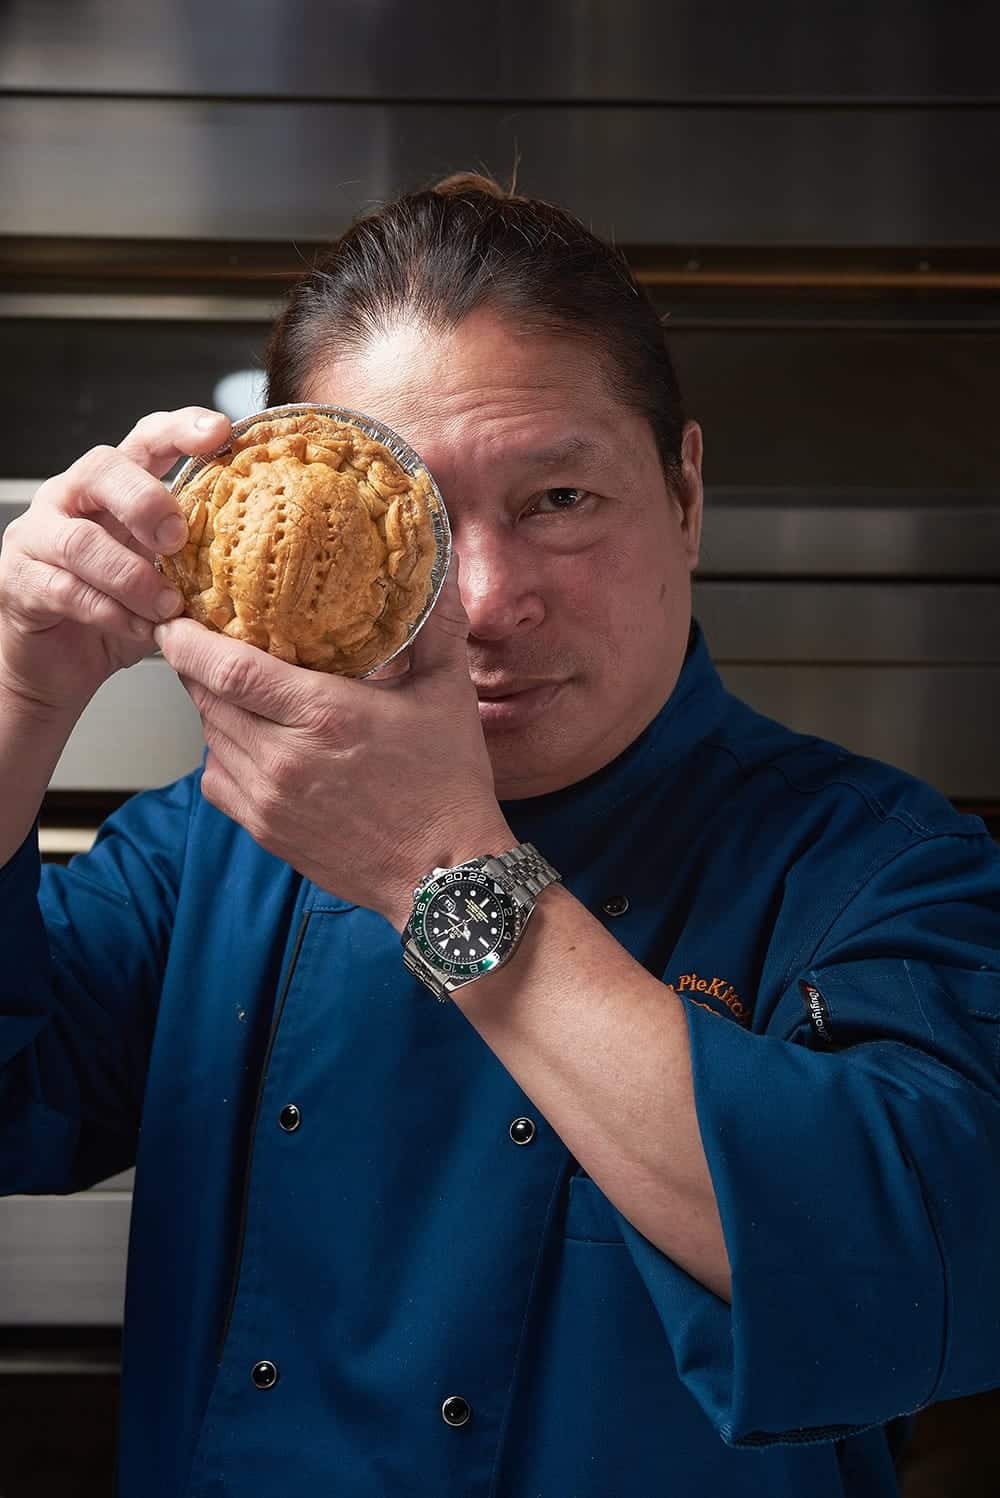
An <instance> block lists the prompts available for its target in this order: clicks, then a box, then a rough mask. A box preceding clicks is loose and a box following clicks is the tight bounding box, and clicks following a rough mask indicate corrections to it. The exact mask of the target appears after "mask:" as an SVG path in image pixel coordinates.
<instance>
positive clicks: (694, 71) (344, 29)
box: [0, 0, 996, 101]
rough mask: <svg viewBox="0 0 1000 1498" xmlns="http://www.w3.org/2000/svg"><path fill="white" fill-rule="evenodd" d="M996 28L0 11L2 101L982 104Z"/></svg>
mask: <svg viewBox="0 0 1000 1498" xmlns="http://www.w3.org/2000/svg"><path fill="white" fill-rule="evenodd" d="M995 44H996V36H995V17H994V11H993V8H992V7H991V6H981V7H969V6H966V7H964V8H962V9H961V10H960V11H958V12H957V13H955V14H952V13H950V12H948V11H947V10H946V8H945V7H944V6H942V5H940V4H939V5H933V4H930V5H928V4H926V3H924V4H920V3H915V4H914V3H910V4H904V3H902V0H881V3H880V4H879V5H878V6H872V5H867V4H865V3H863V0H851V3H847V4H844V3H841V4H838V5H836V6H819V7H815V6H814V7H809V6H802V5H800V4H796V3H795V0H780V3H776V4H775V3H772V4H769V5H767V6H751V7H746V6H742V7H741V6H739V5H736V4H723V5H720V4H718V3H710V4H694V3H691V0H686V3H681V0H617V3H614V4H612V3H611V0H541V3H539V0H506V3H505V4H503V5H484V6H479V7H477V8H476V10H475V12H474V15H470V11H469V7H468V4H467V3H466V0H436V3H435V4H434V5H433V7H431V6H428V5H414V4H412V0H366V3H365V4H362V5H358V4H357V3H351V0H270V3H263V0H257V3H256V4H255V5H254V6H253V7H252V10H250V11H248V9H247V7H246V5H245V4H241V3H240V0H216V3H215V4H213V5H211V6H206V5H203V4H201V3H200V0H144V3H143V4H142V5H141V6H138V5H135V4H134V3H130V0H45V3H44V4H39V3H38V0H8V3H7V5H6V6H5V7H4V10H3V12H2V13H0V86H3V87H6V88H22V89H46V90H66V89H69V90H82V91H84V92H90V91H95V92H124V93H149V92H154V93H179V94H191V93H208V94H215V95H217V94H247V95H289V96H295V95H301V94H311V95H315V96H317V97H320V98H330V97H343V98H372V97H377V98H386V97H391V98H434V99H560V98H568V99H581V98H588V99H649V100H660V101H666V100H671V99H681V100H687V99H702V98H712V99H715V98H741V97H744V98H745V97H747V96H751V97H758V98H763V97H797V98H808V97H820V98H838V97H846V96H853V97H862V98H872V97H884V98H917V97H921V98H961V97H966V98H967V97H969V96H976V95H979V96H982V97H985V98H990V97H993V96H994V94H995V89H996V76H995V55H996V45H995Z"/></svg>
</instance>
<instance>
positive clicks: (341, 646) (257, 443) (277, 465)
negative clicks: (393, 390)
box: [157, 411, 439, 676]
mask: <svg viewBox="0 0 1000 1498" xmlns="http://www.w3.org/2000/svg"><path fill="white" fill-rule="evenodd" d="M175 498H176V500H177V503H178V504H179V505H180V507H181V510H182V511H183V513H184V517H185V519H186V520H187V523H188V541H187V544H186V545H185V547H184V549H183V550H182V551H180V552H178V553H177V554H176V555H174V556H172V557H160V558H158V559H157V560H158V565H159V566H160V568H161V570H162V572H163V573H164V575H165V576H166V577H167V578H168V579H169V580H170V581H171V582H172V583H174V584H175V586H176V587H178V588H179V589H180V591H181V593H182V594H183V596H184V600H185V608H184V612H185V614H187V615H188V616H189V617H190V618H192V619H197V620H198V621H199V623H201V624H206V625H208V627H209V628H210V629H215V630H219V631H221V632H222V633H223V634H226V635H229V636H231V637H232V638H233V639H236V640H246V641H247V642H249V644H251V645H257V646H259V647H260V649H262V650H266V651H268V652H269V654H271V655H276V656H278V657H280V659H281V660H284V661H290V662H292V663H293V664H294V665H299V666H309V667H312V668H313V669H314V670H317V671H334V672H338V673H340V674H342V675H345V676H360V675H363V674H364V673H366V672H368V671H371V670H373V669H374V668H375V667H376V666H377V665H379V664H380V663H381V662H383V661H385V660H387V659H388V658H389V657H390V656H391V655H393V654H394V653H395V651H396V650H398V649H399V648H400V647H401V646H402V645H404V644H405V643H406V642H407V640H408V639H409V637H410V635H411V633H412V632H413V629H414V627H415V625H416V624H417V622H418V621H419V620H420V619H421V616H422V615H423V613H424V611H425V609H426V607H427V605H428V603H429V601H430V598H431V594H432V591H433V586H434V579H433V573H434V563H435V560H436V558H437V547H438V543H437V534H436V530H435V523H434V517H435V512H436V511H438V505H439V501H438V498H437V494H436V491H435V489H434V486H433V484H432V482H431V479H430V477H429V475H428V474H427V472H426V470H424V469H418V470H417V471H416V472H415V473H412V474H411V473H407V472H406V470H405V469H404V468H403V467H402V466H401V465H400V463H399V462H398V461H397V460H396V458H395V457H394V456H393V455H392V453H391V452H389V450H388V449H387V448H386V447H385V446H383V445H382V443H380V442H376V441H374V440H373V439H372V438H371V437H369V436H368V435H367V433H366V432H364V431H362V430H361V428H360V427H357V426H353V425H351V424H350V423H349V422H347V421H342V420H338V419H335V418H334V417H332V416H327V415H324V414H323V413H321V412H316V411H305V412H297V413H294V414H288V415H282V414H277V415H275V416H273V417H272V416H270V415H269V414H268V413H264V415H263V417H262V418H261V419H260V420H258V421H255V422H253V423H252V424H251V425H249V426H247V427H245V428H244V429H243V430H240V431H239V434H238V435H234V437H233V439H232V442H231V444H230V445H229V446H228V447H227V449H226V450H225V452H223V453H222V454H220V455H218V456H216V457H214V458H211V459H210V460H209V461H208V463H207V464H206V465H205V466H202V467H200V468H198V469H197V471H196V472H194V473H193V475H192V476H191V478H190V479H189V480H188V482H187V483H184V484H183V485H182V487H181V488H180V489H179V490H178V491H176V492H175Z"/></svg>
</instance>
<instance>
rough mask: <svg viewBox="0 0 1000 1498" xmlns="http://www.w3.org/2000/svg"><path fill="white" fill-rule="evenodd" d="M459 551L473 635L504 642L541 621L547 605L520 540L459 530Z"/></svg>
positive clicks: (461, 584) (461, 583)
mask: <svg viewBox="0 0 1000 1498" xmlns="http://www.w3.org/2000/svg"><path fill="white" fill-rule="evenodd" d="M455 550H456V552H457V553H458V559H459V567H458V586H459V591H460V593H461V595H462V603H463V605H464V606H465V612H466V613H467V614H468V616H469V625H470V634H471V635H473V636H475V637H476V638H477V639H480V640H503V639H506V638H507V637H508V636H509V635H513V634H517V633H521V632H523V631H525V630H528V629H533V628H534V627H535V625H536V624H539V623H540V622H541V620H542V619H543V618H544V616H545V605H544V603H543V601H542V598H541V595H540V593H539V591H538V578H537V576H536V574H535V569H534V568H533V567H532V566H531V564H530V561H529V559H528V558H526V557H525V556H524V555H522V553H523V550H524V548H523V547H520V546H519V545H518V544H517V542H516V540H514V539H513V538H510V537H500V536H485V535H482V534H476V533H473V532H465V533H464V534H462V533H459V532H456V535H455Z"/></svg>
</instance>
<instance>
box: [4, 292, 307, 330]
mask: <svg viewBox="0 0 1000 1498" xmlns="http://www.w3.org/2000/svg"><path fill="white" fill-rule="evenodd" d="M280 306H281V298H280V297H275V298H274V299H273V300H268V298H266V297H256V296H233V295H226V296H212V295H210V294H196V295H191V294H183V295H178V294H176V293H171V292H158V293H156V294H155V295H148V294H142V293H135V292H128V291H113V292H79V291H77V292H72V293H65V292H52V291H45V292H28V291H22V292H0V318H6V317H24V318H44V319H46V320H48V319H51V318H58V319H60V321H61V320H64V319H77V318H81V319H86V320H90V319H100V320H101V321H112V322H123V321H124V322H147V321H154V322H159V321H167V322H214V323H220V322H261V323H270V322H271V321H272V320H273V319H274V318H275V317H276V316H277V314H278V311H279V309H280Z"/></svg>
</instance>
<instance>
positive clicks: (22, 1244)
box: [0, 1191, 132, 1326]
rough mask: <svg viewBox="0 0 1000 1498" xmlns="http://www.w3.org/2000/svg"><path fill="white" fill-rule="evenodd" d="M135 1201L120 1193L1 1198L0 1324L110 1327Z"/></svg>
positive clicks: (117, 1315)
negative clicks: (130, 1217) (130, 1216)
mask: <svg viewBox="0 0 1000 1498" xmlns="http://www.w3.org/2000/svg"><path fill="white" fill-rule="evenodd" d="M131 1208H132V1200H131V1197H130V1195H129V1194H128V1193H127V1192H122V1191H117V1192H115V1191H87V1192H82V1193H81V1194H80V1195H78V1196H73V1197H60V1196H8V1197H3V1198H0V1245H2V1247H0V1326H60V1325H63V1326H115V1325H117V1324H119V1323H120V1321H121V1319H122V1308H123V1304H124V1298H125V1258H126V1253H127V1249H128V1227H129V1214H130V1212H131Z"/></svg>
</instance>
